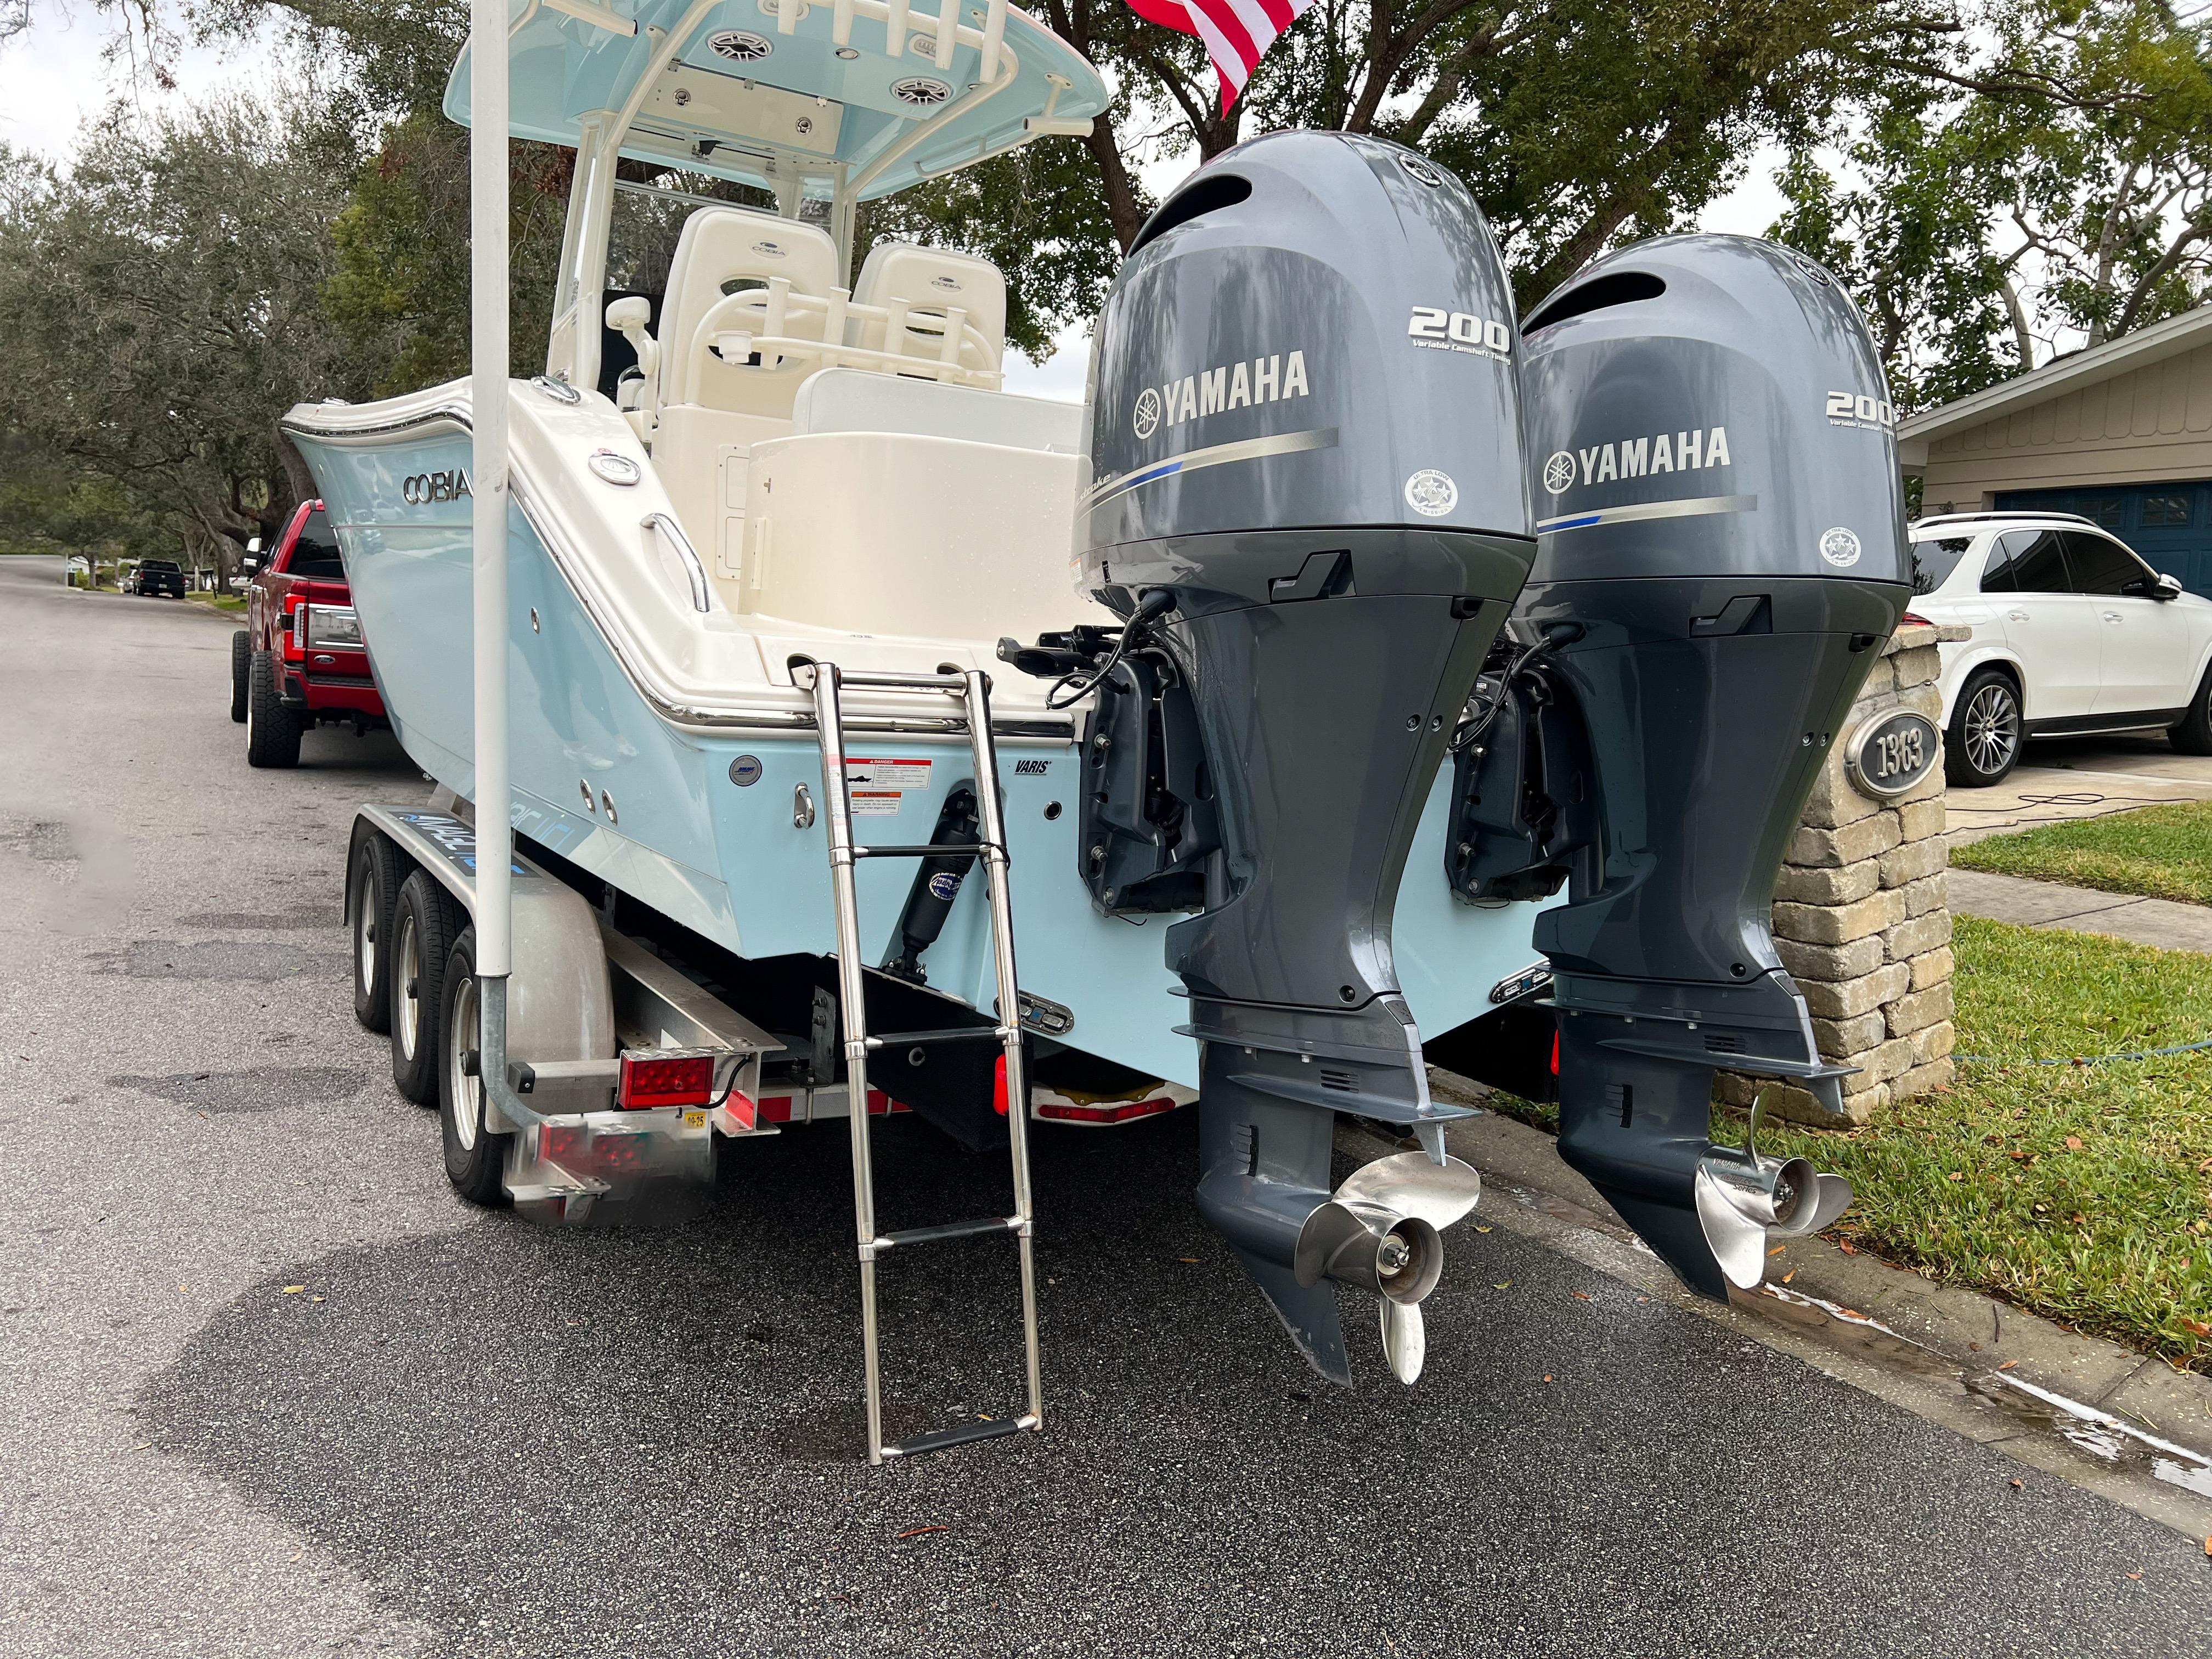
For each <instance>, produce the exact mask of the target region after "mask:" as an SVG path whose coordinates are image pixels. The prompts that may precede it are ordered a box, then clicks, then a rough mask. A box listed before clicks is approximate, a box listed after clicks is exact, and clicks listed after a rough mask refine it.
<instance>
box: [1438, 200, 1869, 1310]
mask: <svg viewBox="0 0 2212 1659" xmlns="http://www.w3.org/2000/svg"><path fill="white" fill-rule="evenodd" d="M1523 385H1524V386H1525V388H1526V392H1527V398H1528V403H1527V409H1526V418H1527V423H1528V447H1529V456H1530V471H1531V476H1532V478H1533V480H1534V484H1535V487H1536V490H1537V499H1538V501H1539V506H1538V508H1537V513H1538V517H1537V532H1538V547H1539V551H1538V554H1537V559H1536V563H1535V567H1534V570H1533V571H1532V573H1531V576H1530V580H1529V583H1528V588H1527V590H1526V591H1525V592H1524V593H1523V594H1522V599H1521V600H1520V602H1519V604H1518V605H1517V606H1516V610H1515V613H1514V617H1513V621H1512V623H1510V629H1509V635H1508V638H1507V640H1506V641H1503V642H1501V647H1500V649H1499V651H1498V653H1497V654H1496V655H1495V656H1494V657H1493V659H1492V663H1491V665H1490V670H1491V673H1490V675H1489V676H1487V677H1486V680H1485V684H1484V692H1483V695H1482V696H1479V697H1478V699H1477V702H1476V708H1475V712H1474V716H1473V718H1471V719H1470V720H1469V722H1468V726H1467V728H1465V730H1466V732H1467V733H1468V736H1469V737H1470V738H1471V739H1472V740H1470V741H1467V742H1465V743H1464V744H1462V751H1461V753H1460V754H1459V756H1458V757H1457V760H1456V762H1455V766H1456V770H1455V787H1454V811H1455V818H1454V824H1455V834H1454V836H1452V837H1451V838H1450V840H1449V842H1448V845H1449V848H1450V851H1449V854H1448V859H1449V867H1448V869H1447V872H1446V873H1447V875H1448V877H1449V879H1450V880H1451V881H1452V883H1453V884H1454V886H1455V890H1457V891H1458V893H1459V894H1460V896H1462V898H1466V899H1471V900H1479V899H1484V898H1492V897H1505V896H1533V895H1535V894H1539V893H1545V892H1552V891H1556V890H1558V889H1559V886H1560V885H1562V884H1564V885H1565V887H1566V890H1567V902H1566V903H1565V904H1564V905H1563V906H1560V907H1559V908H1553V909H1551V910H1548V911H1547V912H1545V913H1544V914H1543V915H1542V916H1541V918H1540V919H1539V921H1538V922H1537V925H1536V933H1535V942H1536V945H1537V947H1538V948H1539V949H1540V950H1541V951H1544V953H1545V954H1546V955H1547V957H1549V958H1550V960H1551V964H1552V968H1553V974H1554V975H1555V977H1554V981H1553V1001H1554V1003H1555V1005H1556V1008H1557V1013H1558V1035H1559V1046H1558V1049H1557V1056H1558V1059H1557V1066H1558V1077H1559V1103H1560V1121H1561V1133H1560V1137H1559V1152H1560V1155H1561V1156H1562V1157H1563V1158H1566V1160H1567V1161H1568V1162H1569V1163H1570V1164H1573V1165H1574V1166H1575V1167H1576V1168H1577V1169H1578V1170H1581V1171H1582V1172H1583V1174H1584V1175H1586V1176H1589V1179H1590V1180H1591V1181H1592V1182H1594V1183H1595V1185H1596V1186H1597V1187H1598V1188H1599V1189H1600V1190H1601V1191H1602V1192H1603V1193H1604V1194H1606V1196H1607V1199H1608V1200H1610V1201H1612V1202H1613V1205H1614V1206H1615V1207H1616V1208H1618V1209H1619V1210H1620V1212H1621V1214H1622V1215H1623V1216H1624V1218H1626V1219H1627V1220H1628V1221H1629V1222H1630V1223H1631V1225H1633V1226H1635V1227H1636V1228H1637V1230H1638V1231H1639V1232H1640V1233H1642V1234H1643V1235H1644V1238H1645V1239H1646V1240H1647V1242H1649V1243H1650V1244H1651V1246H1652V1248H1653V1249H1656V1251H1657V1252H1658V1253H1659V1254H1660V1255H1661V1256H1662V1257H1663V1258H1664V1259H1665V1260H1666V1261H1668V1264H1669V1265H1670V1266H1672V1267H1674V1270H1675V1271H1676V1272H1677V1273H1679V1274H1680V1275H1681V1277H1682V1278H1683V1279H1685V1280H1686V1282H1687V1283H1688V1284H1690V1285H1692V1288H1694V1289H1697V1290H1699V1291H1705V1293H1707V1294H1710V1295H1715V1296H1719V1295H1723V1294H1725V1291H1726V1285H1727V1284H1728V1283H1729V1282H1731V1281H1733V1282H1736V1283H1743V1282H1744V1275H1745V1274H1746V1273H1748V1274H1749V1275H1750V1282H1751V1283H1753V1284H1755V1283H1756V1282H1757V1278H1758V1266H1759V1263H1761V1262H1763V1261H1764V1257H1765V1249H1764V1248H1763V1247H1764V1245H1765V1229H1768V1228H1780V1229H1783V1230H1784V1231H1792V1230H1794V1231H1805V1230H1806V1229H1807V1228H1809V1227H1810V1226H1813V1225H1826V1221H1827V1220H1828V1219H1831V1218H1832V1215H1833V1212H1834V1211H1835V1210H1837V1209H1840V1207H1841V1206H1842V1204H1843V1203H1844V1202H1845V1201H1848V1197H1849V1191H1848V1188H1844V1187H1843V1184H1842V1183H1841V1182H1840V1181H1838V1179H1837V1178H1836V1177H1833V1176H1822V1177H1819V1182H1820V1185H1819V1186H1818V1188H1817V1193H1816V1190H1815V1188H1814V1186H1813V1185H1811V1184H1808V1183H1810V1182H1811V1181H1812V1176H1811V1172H1810V1171H1809V1170H1797V1169H1795V1168H1788V1169H1785V1167H1784V1166H1782V1165H1779V1164H1775V1163H1774V1161H1773V1160H1771V1159H1760V1158H1758V1157H1757V1156H1756V1154H1755V1153H1753V1154H1750V1155H1748V1156H1744V1155H1739V1154H1735V1153H1733V1152H1729V1150H1728V1149H1724V1148H1716V1147H1715V1146H1713V1145H1712V1144H1711V1142H1710V1141H1709V1140H1708V1139H1707V1134H1706V1130H1707V1115H1708V1109H1709V1103H1710V1101H1711V1091H1712V1079H1713V1074H1714V1071H1715V1068H1716V1067H1717V1066H1726V1067H1727V1068H1729V1069H1730V1070H1733V1071H1736V1072H1742V1073H1752V1074H1753V1075H1755V1076H1761V1077H1768V1078H1775V1079H1786V1080H1788V1081H1790V1082H1794V1083H1796V1084H1798V1085H1802V1086H1803V1087H1805V1088H1807V1089H1809V1090H1810V1091H1813V1092H1814V1094H1815V1095H1816V1096H1818V1097H1822V1098H1824V1099H1825V1100H1826V1101H1827V1102H1828V1103H1831V1104H1832V1105H1835V1106H1837V1107H1838V1108H1839V1107H1840V1081H1839V1080H1840V1079H1841V1078H1842V1077H1843V1076H1844V1075H1847V1073H1846V1072H1845V1071H1844V1069H1843V1068H1839V1067H1836V1066H1830V1065H1828V1064H1826V1063H1825V1062H1824V1061H1822V1060H1821V1058H1820V1054H1819V1051H1818V1048H1817V1047H1816V1045H1815V1043H1814V1035H1813V1030H1812V1026H1811V1023H1810V1020H1809V1018H1808V1014H1807V1011H1806V1007H1805V1004H1804V1000H1803V999H1802V997H1801V996H1800V995H1799V994H1798V992H1797V989H1796V985H1795V983H1794V982H1793V981H1791V979H1790V975H1789V974H1788V973H1787V972H1786V971H1785V970H1784V968H1783V966H1782V963H1781V961H1780V959H1779V957H1778V955H1777V953H1776V951H1775V947H1774V942H1773V939H1772V937H1771V933H1770V932H1769V920H1770V912H1771V904H1772V900H1773V892H1774V884H1775V879H1776V876H1777V872H1778V868H1779V866H1780V864H1781V861H1782V857H1783V854H1784V848H1786V846H1787V844H1788V842H1789V839H1790V835H1791V833H1792V832H1793V831H1794V829H1796V824H1797V822H1798V820H1799V817H1800V816H1801V815H1802V811H1803V808H1804V804H1805V799H1806V797H1807V795H1808V793H1809V792H1810V790H1811V788H1812V786H1813V784H1814V781H1815V780H1816V778H1817V777H1818V775H1819V773H1820V767H1821V765H1822V763H1823V762H1824V760H1825V758H1826V755H1827V752H1828V750H1829V747H1830V745H1831V744H1832V742H1833V740H1834V738H1836V736H1837V735H1838V728H1839V726H1840V723H1841V721H1842V720H1843V719H1844V715H1845V714H1846V712H1847V711H1848V710H1849V708H1850V705H1851V702H1852V701H1853V699H1854V698H1855V697H1856V696H1857V693H1858V690H1859V688H1860V687H1861V685H1862V684H1864V682H1865V680H1866V678H1867V675H1868V673H1869V671H1870V670H1871V669H1872V668H1873V667H1874V665H1875V662H1876V661H1877V660H1878V659H1879V647H1880V646H1881V642H1882V641H1883V640H1884V639H1886V638H1887V636H1888V635H1889V634H1890V632H1891V630H1892V629H1893V628H1894V627H1895V625H1896V623H1897V621H1898V618H1899V615H1900V614H1901V613H1902V611H1903V610H1904V608H1905V603H1906V600H1907V598H1908V596H1909V594H1910V592H1911V580H1910V577H1911V566H1910V561H1909V555H1908V552H1907V549H1906V544H1905V519H1904V503H1903V496H1902V486H1901V481H1900V478H1899V471H1898V465H1897V454H1896V444H1895V440H1894V437H1893V433H1892V430H1891V428H1890V424H1889V422H1890V418H1891V417H1890V414H1889V404H1888V402H1887V392H1886V390H1885V388H1884V385H1883V380H1882V374H1881V361H1880V358H1879V356H1878V355H1877V354H1876V352H1875V349H1874V345H1873V343H1872V341H1871V340H1870V339H1869V337H1868V334H1867V331H1866V328H1865V325H1864V323H1863V320H1862V319H1861V318H1860V317H1859V314H1858V313H1857V309H1856V307H1854V306H1853V305H1852V304H1851V302H1850V300H1849V299H1848V298H1847V297H1846V296H1845V295H1843V294H1842V293H1841V292H1840V291H1839V290H1838V288H1837V287H1836V285H1835V283H1834V281H1833V279H1832V277H1831V276H1829V275H1828V274H1827V273H1826V271H1824V270H1821V269H1820V267H1819V266H1817V265H1815V264H1813V263H1812V262H1811V261H1809V260H1807V259H1804V258H1802V257H1800V256H1798V255H1796V254H1795V253H1793V252H1790V251H1789V250H1787V249H1784V248H1782V247H1779V246H1776V245H1774V244H1772V243H1769V242H1764V241H1759V240H1753V239H1750V238H1746V237H1730V236H1686V237H1669V238H1663V239H1661V240H1655V241H1650V242H1645V243H1641V244H1638V245H1637V246H1633V247H1630V248H1627V249H1626V250H1624V251H1622V252H1620V253H1617V254H1614V255H1613V256H1611V257H1609V258H1606V259H1604V260H1601V261H1600V262H1599V263H1598V264H1595V265H1593V266H1591V267H1590V268H1589V270H1586V271H1585V272H1583V274H1582V275H1581V276H1577V277H1576V278H1575V279H1574V280H1573V281H1572V282H1571V283H1568V284H1566V285H1565V287H1563V288H1562V289H1559V291H1558V292H1556V293H1554V294H1553V295H1551V296H1550V297H1549V298H1548V299H1547V300H1546V301H1544V302H1543V303H1542V304H1541V305H1540V306H1539V307H1536V309H1535V310H1534V312H1533V313H1531V314H1530V316H1529V319H1528V356H1527V362H1526V364H1525V366H1524V374H1523ZM1753 1189H1758V1190H1761V1191H1765V1193H1766V1196H1767V1200H1771V1201H1765V1202H1764V1204H1763V1207H1762V1203H1760V1202H1754V1201H1753V1200H1749V1199H1746V1198H1744V1196H1743V1194H1745V1193H1746V1192H1747V1191H1751V1190H1753Z"/></svg>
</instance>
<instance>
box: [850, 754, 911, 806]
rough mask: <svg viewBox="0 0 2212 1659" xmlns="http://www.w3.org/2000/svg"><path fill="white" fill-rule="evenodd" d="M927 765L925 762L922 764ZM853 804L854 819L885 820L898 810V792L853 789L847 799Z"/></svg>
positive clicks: (891, 790) (894, 790) (893, 790)
mask: <svg viewBox="0 0 2212 1659" xmlns="http://www.w3.org/2000/svg"><path fill="white" fill-rule="evenodd" d="M922 764H923V765H924V766H927V765H928V764H929V763H928V762H927V761H924V762H923V763H922ZM847 799H849V800H850V801H851V802H852V803H853V816H854V817H856V818H887V817H890V816H891V815H892V814H893V813H895V812H896V811H898V810H899V792H898V791H897V790H896V789H855V790H854V791H853V792H852V793H850V794H849V795H848V797H847Z"/></svg>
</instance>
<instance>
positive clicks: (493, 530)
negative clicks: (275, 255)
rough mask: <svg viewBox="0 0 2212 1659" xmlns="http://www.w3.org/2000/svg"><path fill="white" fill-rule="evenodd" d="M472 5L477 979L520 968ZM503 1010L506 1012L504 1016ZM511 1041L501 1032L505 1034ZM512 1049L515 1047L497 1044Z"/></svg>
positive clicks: (498, 169)
mask: <svg viewBox="0 0 2212 1659" xmlns="http://www.w3.org/2000/svg"><path fill="white" fill-rule="evenodd" d="M507 4H508V0H471V3H470V7H469V282H470V294H469V345H470V352H469V370H470V395H471V407H472V410H473V417H474V422H475V428H476V478H475V481H474V485H473V488H474V489H475V492H476V494H475V499H474V502H473V506H474V510H475V531H476V536H475V584H474V599H475V603H476V636H475V647H476V650H475V655H476V763H477V788H476V805H477V825H476V829H477V915H476V924H477V974H478V975H479V976H480V977H482V978H484V979H490V980H504V979H505V978H506V977H507V974H508V973H509V972H510V971H511V970H512V969H513V927H512V923H513V915H512V910H511V902H512V890H513V884H512V883H511V882H510V880H509V879H508V875H509V872H510V871H511V869H512V868H513V845H514V842H513V831H512V829H510V827H509V826H510V825H511V823H513V815H512V802H511V799H510V793H509V785H508V780H507V499H508V491H507ZM501 1012H504V1010H503V1009H502V1010H501ZM502 1036H503V1033H502ZM498 1046H499V1048H501V1049H502V1050H503V1049H504V1048H505V1047H506V1044H505V1042H503V1041H502V1042H500V1043H499V1045H498Z"/></svg>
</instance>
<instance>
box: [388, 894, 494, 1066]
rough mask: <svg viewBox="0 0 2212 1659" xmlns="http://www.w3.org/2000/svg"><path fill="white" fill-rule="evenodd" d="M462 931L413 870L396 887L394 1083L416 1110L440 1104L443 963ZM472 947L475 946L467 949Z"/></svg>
mask: <svg viewBox="0 0 2212 1659" xmlns="http://www.w3.org/2000/svg"><path fill="white" fill-rule="evenodd" d="M460 930H461V917H460V915H459V909H458V907H457V906H455V904H454V903H453V900H452V899H450V898H448V897H447V896H446V890H445V889H444V888H442V887H441V886H440V885H439V884H437V882H436V880H435V878H432V877H431V876H429V875H428V873H426V872H423V871H421V870H417V871H416V872H414V873H413V874H412V875H410V876H409V877H408V878H407V879H406V880H404V881H403V882H401V883H400V884H399V902H398V904H397V905H395V906H394V907H393V911H392V965H391V967H390V968H389V969H386V972H387V973H388V974H389V975H390V976H391V981H392V1082H394V1083H395V1084H397V1085H398V1086H399V1092H400V1093H401V1094H403V1095H405V1096H406V1097H407V1098H408V1099H410V1100H411V1101H413V1102H414V1103H416V1105H417V1106H435V1105H436V1104H437V1103H438V1068H439V1061H440V1055H439V1043H438V1016H439V1011H440V1010H441V1008H442V1007H443V1006H444V1001H443V995H442V993H443V988H444V985H445V978H446V958H447V957H449V956H451V955H452V954H453V935H454V934H455V933H459V932H460ZM471 948H473V947H471Z"/></svg>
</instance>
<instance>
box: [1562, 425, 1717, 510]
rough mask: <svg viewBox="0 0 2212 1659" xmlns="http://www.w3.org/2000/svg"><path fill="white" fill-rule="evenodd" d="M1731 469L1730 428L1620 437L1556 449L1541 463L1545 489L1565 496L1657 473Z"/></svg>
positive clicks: (1697, 428)
mask: <svg viewBox="0 0 2212 1659" xmlns="http://www.w3.org/2000/svg"><path fill="white" fill-rule="evenodd" d="M1727 465H1729V441H1728V428H1726V427H1724V426H1717V427H1713V428H1710V429H1709V428H1705V427H1692V428H1690V429H1689V430H1688V431H1687V432H1675V433H1666V432H1662V433H1659V434H1658V435H1656V436H1654V437H1650V438H1624V439H1621V440H1620V441H1617V442H1614V443H1609V444H1592V445H1591V446H1590V447H1589V448H1588V449H1555V450H1553V452H1552V455H1551V459H1548V460H1547V461H1546V462H1545V463H1544V488H1545V489H1548V490H1550V491H1551V492H1552V494H1553V495H1565V494H1566V492H1567V491H1568V490H1570V489H1573V488H1574V487H1575V485H1576V484H1577V483H1584V484H1594V483H1611V482H1612V481H1613V480H1614V479H1616V478H1648V477H1651V476H1653V475H1654V474H1656V473H1660V472H1695V471H1703V470H1704V469H1705V468H1706V467H1709V466H1727Z"/></svg>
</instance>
